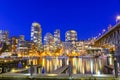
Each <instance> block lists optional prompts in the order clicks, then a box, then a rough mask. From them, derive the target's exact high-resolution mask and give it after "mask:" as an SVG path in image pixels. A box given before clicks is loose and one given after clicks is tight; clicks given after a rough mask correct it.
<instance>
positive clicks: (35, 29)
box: [31, 22, 42, 51]
mask: <svg viewBox="0 0 120 80" xmlns="http://www.w3.org/2000/svg"><path fill="white" fill-rule="evenodd" d="M31 41H33V42H34V43H36V44H37V46H38V51H40V50H41V48H42V29H41V25H40V24H39V23H36V22H34V23H32V26H31Z"/></svg>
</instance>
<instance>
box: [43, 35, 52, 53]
mask: <svg viewBox="0 0 120 80" xmlns="http://www.w3.org/2000/svg"><path fill="white" fill-rule="evenodd" d="M53 49H54V37H53V35H52V34H51V33H46V35H45V36H44V50H45V51H52V50H53Z"/></svg>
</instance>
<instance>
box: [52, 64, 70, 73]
mask: <svg viewBox="0 0 120 80" xmlns="http://www.w3.org/2000/svg"><path fill="white" fill-rule="evenodd" d="M67 68H68V65H65V66H62V67H60V68H58V69H56V70H54V71H52V72H51V74H61V73H63V72H64V71H65V70H66V69H67Z"/></svg>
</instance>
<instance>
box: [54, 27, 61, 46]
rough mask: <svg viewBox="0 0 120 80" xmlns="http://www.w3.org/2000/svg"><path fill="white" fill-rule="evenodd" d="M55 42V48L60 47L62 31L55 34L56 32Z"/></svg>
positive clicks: (56, 31)
mask: <svg viewBox="0 0 120 80" xmlns="http://www.w3.org/2000/svg"><path fill="white" fill-rule="evenodd" d="M54 42H55V46H57V47H58V46H59V45H60V42H61V40H60V30H59V29H57V30H55V32H54Z"/></svg>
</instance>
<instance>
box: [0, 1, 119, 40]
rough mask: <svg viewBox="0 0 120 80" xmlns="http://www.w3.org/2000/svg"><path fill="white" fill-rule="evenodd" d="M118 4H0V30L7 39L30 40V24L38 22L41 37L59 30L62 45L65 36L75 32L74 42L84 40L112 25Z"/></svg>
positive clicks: (84, 2)
mask: <svg viewBox="0 0 120 80" xmlns="http://www.w3.org/2000/svg"><path fill="white" fill-rule="evenodd" d="M119 4H120V1H119V0H111V1H109V0H106V1H104V0H101V1H97V0H93V1H88V0H86V1H77V0H75V1H71V0H69V1H68V0H66V1H63V0H61V1H55V0H52V1H48V0H45V1H41V0H35V1H33V0H30V1H29V2H28V1H27V0H25V1H24V0H21V1H15V0H13V1H10V0H6V1H0V17H1V18H0V29H1V30H7V31H9V34H10V35H9V36H18V35H25V39H26V40H30V34H31V33H30V31H31V24H32V23H33V22H38V23H40V24H41V28H42V37H44V36H45V34H46V33H47V32H50V33H52V34H53V33H54V31H55V30H56V29H59V30H60V31H61V33H60V34H61V39H62V41H65V32H66V31H68V30H75V31H76V32H77V34H78V40H87V39H88V38H91V37H94V36H97V35H98V34H99V33H101V32H102V30H103V29H106V30H107V28H108V25H109V24H111V25H112V26H114V25H115V24H116V16H117V15H119V14H120V13H119V12H120V9H119V8H120V5H119Z"/></svg>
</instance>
